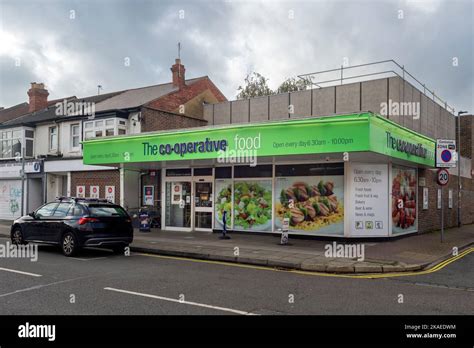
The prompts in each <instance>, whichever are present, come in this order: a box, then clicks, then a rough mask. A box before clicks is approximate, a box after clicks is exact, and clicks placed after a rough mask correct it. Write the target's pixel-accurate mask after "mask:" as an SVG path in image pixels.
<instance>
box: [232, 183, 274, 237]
mask: <svg viewBox="0 0 474 348" xmlns="http://www.w3.org/2000/svg"><path fill="white" fill-rule="evenodd" d="M234 230H244V231H259V232H270V231H271V230H272V181H271V180H255V181H235V182H234Z"/></svg>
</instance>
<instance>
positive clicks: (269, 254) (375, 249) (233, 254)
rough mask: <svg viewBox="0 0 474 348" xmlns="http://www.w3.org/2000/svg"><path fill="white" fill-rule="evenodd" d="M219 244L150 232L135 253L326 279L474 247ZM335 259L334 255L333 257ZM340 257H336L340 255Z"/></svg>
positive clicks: (410, 239)
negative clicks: (353, 249)
mask: <svg viewBox="0 0 474 348" xmlns="http://www.w3.org/2000/svg"><path fill="white" fill-rule="evenodd" d="M9 226H10V223H9V222H5V221H4V222H2V223H0V235H3V236H7V237H8V236H9ZM229 235H230V236H231V239H229V240H221V239H219V238H218V237H219V234H216V233H212V232H181V231H162V230H158V229H152V231H151V232H139V231H138V230H136V231H135V237H134V242H133V244H132V245H131V250H132V251H134V252H142V253H150V254H158V255H167V256H178V257H185V258H193V259H201V260H212V261H224V262H232V263H240V264H249V265H255V266H266V267H274V268H282V269H294V270H302V271H312V272H327V273H358V274H359V273H371V274H372V273H392V272H410V271H419V270H424V269H429V268H431V267H433V266H434V265H436V264H437V263H439V262H441V261H443V260H445V259H447V258H449V257H452V256H453V248H457V250H458V252H461V251H462V250H463V249H466V248H468V247H469V246H470V245H473V244H474V225H464V226H462V227H461V228H451V229H447V230H445V235H444V242H443V243H441V242H440V232H439V231H435V232H431V233H424V234H418V235H410V236H405V237H401V238H397V239H391V240H383V241H369V242H367V241H354V240H350V241H347V240H345V241H344V240H335V241H336V243H338V244H339V243H341V244H343V243H347V244H358V245H360V246H361V247H362V246H363V250H364V258H363V260H361V259H360V258H359V259H358V258H355V257H352V258H351V257H327V256H326V255H325V253H326V250H327V248H328V245H329V246H333V242H334V241H330V240H315V239H296V238H291V236H290V241H289V245H279V242H280V238H279V236H277V235H255V234H244V233H230V234H229ZM331 256H334V255H331ZM336 256H338V255H336Z"/></svg>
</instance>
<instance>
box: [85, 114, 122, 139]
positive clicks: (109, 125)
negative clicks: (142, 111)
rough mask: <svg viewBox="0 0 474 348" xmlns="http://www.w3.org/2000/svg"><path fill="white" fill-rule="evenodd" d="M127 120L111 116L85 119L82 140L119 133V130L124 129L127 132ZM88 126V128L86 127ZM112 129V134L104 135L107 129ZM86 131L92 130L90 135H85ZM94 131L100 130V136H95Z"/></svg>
mask: <svg viewBox="0 0 474 348" xmlns="http://www.w3.org/2000/svg"><path fill="white" fill-rule="evenodd" d="M127 122H128V120H125V119H122V118H118V117H112V118H102V119H95V120H91V121H85V122H84V127H83V136H84V140H87V139H93V138H102V137H105V136H116V135H119V130H123V131H125V134H127ZM87 127H89V128H87ZM111 129H113V131H114V134H113V135H106V134H107V130H109V131H110V130H111ZM87 132H92V136H91V137H88V138H87V137H86V133H87ZM96 132H102V136H100V137H96Z"/></svg>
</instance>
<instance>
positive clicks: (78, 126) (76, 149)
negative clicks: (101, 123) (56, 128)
mask: <svg viewBox="0 0 474 348" xmlns="http://www.w3.org/2000/svg"><path fill="white" fill-rule="evenodd" d="M76 127H77V134H76V135H74V129H75V128H76ZM70 135H71V144H70V146H71V150H72V151H78V150H80V149H81V124H80V123H74V124H71V127H70ZM74 138H78V141H77V146H74Z"/></svg>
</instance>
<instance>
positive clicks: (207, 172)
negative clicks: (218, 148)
mask: <svg viewBox="0 0 474 348" xmlns="http://www.w3.org/2000/svg"><path fill="white" fill-rule="evenodd" d="M211 175H212V168H194V176H211Z"/></svg>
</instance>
